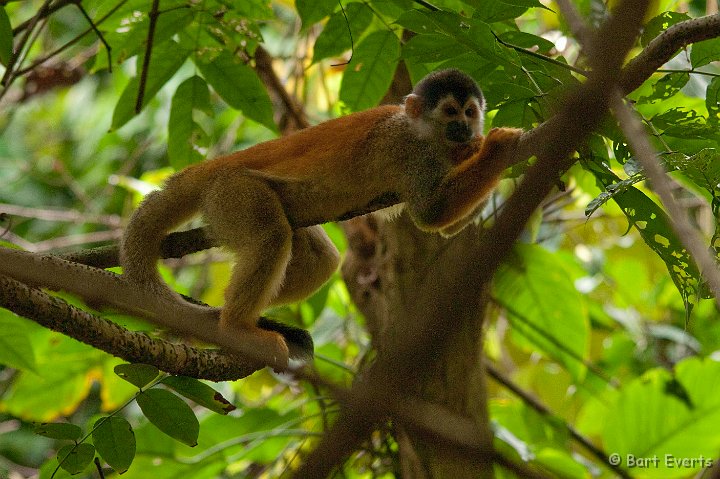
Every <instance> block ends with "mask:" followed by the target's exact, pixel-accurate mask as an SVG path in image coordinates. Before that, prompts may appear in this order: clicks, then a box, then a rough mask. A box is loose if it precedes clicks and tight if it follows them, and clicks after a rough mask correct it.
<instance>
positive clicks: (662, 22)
mask: <svg viewBox="0 0 720 479" xmlns="http://www.w3.org/2000/svg"><path fill="white" fill-rule="evenodd" d="M685 20H690V17H689V16H688V14H687V13H678V12H663V13H661V14H660V15H658V16H657V17H655V18H653V19H651V20H650V21H649V22H647V24H646V25H645V26H644V27H643V33H642V35H641V36H640V45H642V46H643V47H645V46H647V44H648V43H650V41H651V40H652V39H654V38H655V37H657V36H658V35H660V33H662V32H663V31H665V30H667V29H668V28H669V27H671V26H672V25H675V24H676V23H678V22H682V21H685Z"/></svg>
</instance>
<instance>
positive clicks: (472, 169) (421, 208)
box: [410, 128, 523, 234]
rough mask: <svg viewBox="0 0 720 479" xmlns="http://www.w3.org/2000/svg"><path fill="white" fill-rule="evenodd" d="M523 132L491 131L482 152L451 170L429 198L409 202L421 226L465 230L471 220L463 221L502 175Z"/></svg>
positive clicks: (444, 229)
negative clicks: (412, 203) (413, 203)
mask: <svg viewBox="0 0 720 479" xmlns="http://www.w3.org/2000/svg"><path fill="white" fill-rule="evenodd" d="M522 134H523V131H522V130H520V129H517V128H493V129H492V130H490V132H489V133H488V135H487V137H485V139H484V141H483V143H482V148H481V149H480V151H479V152H477V153H475V154H473V155H472V156H471V157H470V158H468V159H467V160H465V161H463V162H462V163H460V164H459V165H457V166H455V167H453V168H452V169H450V171H449V172H448V173H447V175H445V177H444V178H443V179H442V181H441V182H440V183H439V185H438V186H437V187H435V188H433V190H432V191H430V192H429V194H428V195H427V197H426V198H424V199H422V201H420V202H417V204H415V205H410V206H411V213H413V217H414V219H415V221H416V223H417V224H418V226H419V227H420V228H422V229H424V230H428V231H443V232H447V233H450V234H453V233H457V232H458V231H459V230H460V229H462V227H464V226H465V225H466V224H467V223H468V221H465V222H463V220H464V219H465V218H467V217H468V216H469V215H471V214H472V213H473V212H474V211H475V210H476V209H477V208H478V207H480V205H482V203H483V202H484V201H485V200H486V199H487V197H488V196H489V195H490V193H491V192H492V190H493V189H494V188H495V186H496V185H497V183H498V181H500V178H502V174H503V171H505V169H506V168H507V167H508V166H509V164H510V162H511V160H512V159H513V158H514V155H515V151H516V150H517V144H518V141H519V139H520V137H521V136H522ZM456 224H457V226H458V228H456V227H455V225H456Z"/></svg>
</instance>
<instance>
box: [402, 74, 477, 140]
mask: <svg viewBox="0 0 720 479" xmlns="http://www.w3.org/2000/svg"><path fill="white" fill-rule="evenodd" d="M405 113H406V115H407V116H408V119H409V120H410V123H411V125H412V126H413V128H414V129H415V131H416V133H417V135H418V137H420V138H423V139H426V140H439V141H444V142H446V143H447V144H449V145H457V144H461V143H467V142H469V141H470V140H472V139H473V138H474V137H476V136H478V135H480V134H481V133H482V129H483V116H484V113H485V98H484V97H483V94H482V92H481V91H480V88H479V87H478V85H477V83H475V80H473V79H472V78H470V77H469V76H468V75H466V74H465V73H463V72H461V71H459V70H455V69H449V70H440V71H436V72H433V73H430V74H429V75H427V76H426V77H425V78H423V79H422V80H420V82H419V83H418V84H417V85H415V89H414V90H413V92H412V93H411V94H409V95H408V96H407V97H405Z"/></svg>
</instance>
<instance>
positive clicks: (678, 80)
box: [638, 72, 690, 103]
mask: <svg viewBox="0 0 720 479" xmlns="http://www.w3.org/2000/svg"><path fill="white" fill-rule="evenodd" d="M688 81H690V74H689V73H686V72H674V73H668V74H667V75H664V76H663V77H662V78H660V79H659V80H658V81H656V82H655V83H654V84H653V86H652V88H653V92H652V94H651V95H647V96H643V97H640V99H639V100H638V103H653V102H656V101H660V100H667V99H668V98H670V97H671V96H673V95H675V94H676V93H677V92H679V91H680V89H681V88H682V87H684V86H685V85H686V84H687V82H688Z"/></svg>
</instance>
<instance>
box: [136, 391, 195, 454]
mask: <svg viewBox="0 0 720 479" xmlns="http://www.w3.org/2000/svg"><path fill="white" fill-rule="evenodd" d="M137 403H138V406H140V410H142V412H143V414H144V415H145V417H146V418H147V419H148V421H150V422H151V423H152V424H154V425H155V426H156V427H157V428H158V429H160V430H161V431H162V432H164V433H165V434H167V435H168V436H170V437H172V438H173V439H177V440H178V441H180V442H182V443H183V444H187V445H188V446H190V447H194V446H196V445H197V439H198V434H199V432H200V423H199V422H198V420H197V417H195V413H194V412H193V410H192V409H190V406H188V405H187V404H185V402H184V401H183V400H182V399H180V398H179V397H178V396H176V395H175V394H173V393H171V392H170V391H166V390H165V389H150V390H148V391H143V392H142V393H140V394H139V395H138V397H137Z"/></svg>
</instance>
